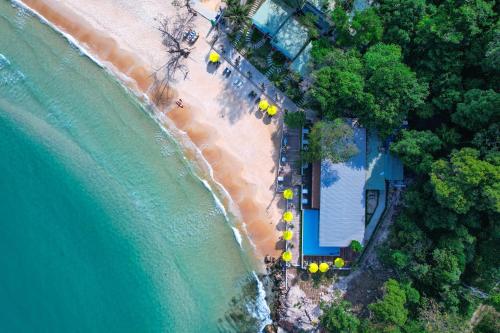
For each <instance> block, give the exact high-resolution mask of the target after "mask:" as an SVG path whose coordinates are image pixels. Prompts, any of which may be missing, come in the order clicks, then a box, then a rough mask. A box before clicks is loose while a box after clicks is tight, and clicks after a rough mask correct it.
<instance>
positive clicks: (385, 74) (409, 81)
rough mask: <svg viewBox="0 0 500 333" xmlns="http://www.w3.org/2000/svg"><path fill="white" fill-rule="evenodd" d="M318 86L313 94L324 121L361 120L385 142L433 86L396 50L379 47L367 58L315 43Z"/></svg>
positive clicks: (314, 78) (383, 46)
mask: <svg viewBox="0 0 500 333" xmlns="http://www.w3.org/2000/svg"><path fill="white" fill-rule="evenodd" d="M312 54H313V58H314V59H315V63H316V68H317V70H315V71H314V72H313V75H312V77H313V80H314V85H313V87H312V88H311V90H310V91H309V95H310V97H311V99H312V100H313V102H314V104H315V106H316V107H317V108H318V110H319V111H320V112H321V113H322V115H324V116H329V117H357V118H360V120H361V122H362V123H363V124H364V125H366V126H368V127H375V128H377V129H378V131H379V133H380V135H381V136H383V137H387V136H389V135H390V134H392V133H393V132H394V131H395V130H396V129H397V128H399V127H400V126H401V123H402V121H403V120H404V119H405V118H406V117H407V115H408V113H409V112H410V111H412V110H414V109H417V108H419V107H420V106H421V104H422V103H423V100H424V98H425V96H426V94H427V86H426V85H425V84H421V83H419V82H418V81H417V79H416V76H415V73H413V72H412V71H411V70H410V69H409V68H408V67H407V66H406V65H404V64H403V63H402V56H401V49H400V48H399V47H398V46H396V45H385V44H377V45H374V46H372V47H370V48H369V49H368V50H367V52H366V53H365V55H364V56H363V57H362V58H361V57H360V55H359V53H357V52H356V51H352V50H351V51H343V50H340V49H335V48H331V47H330V48H328V47H326V46H325V40H322V41H321V42H318V43H317V44H314V47H313V52H312Z"/></svg>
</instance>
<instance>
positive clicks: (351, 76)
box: [309, 0, 500, 333]
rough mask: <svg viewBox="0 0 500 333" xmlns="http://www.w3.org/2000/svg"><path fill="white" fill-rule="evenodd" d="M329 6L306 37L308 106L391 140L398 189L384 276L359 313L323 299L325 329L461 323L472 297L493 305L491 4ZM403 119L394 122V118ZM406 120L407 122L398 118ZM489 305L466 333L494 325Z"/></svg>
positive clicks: (410, 0) (497, 183) (497, 271)
mask: <svg viewBox="0 0 500 333" xmlns="http://www.w3.org/2000/svg"><path fill="white" fill-rule="evenodd" d="M340 4H341V5H340V6H337V7H336V8H335V10H334V11H333V13H332V14H331V20H332V22H333V23H334V26H335V28H334V30H333V32H332V34H331V35H329V36H323V37H319V38H318V39H317V40H316V41H314V47H313V51H312V57H313V63H314V68H313V72H312V78H313V84H312V88H311V89H310V91H309V99H310V101H311V103H312V106H313V107H314V108H315V109H317V110H318V111H319V113H320V117H321V118H322V119H323V120H334V119H336V118H338V117H355V118H358V119H359V121H360V122H361V123H362V124H363V125H364V126H366V127H367V128H372V129H373V128H374V129H377V131H378V132H379V134H380V135H381V136H382V137H383V138H384V139H388V140H391V141H392V143H391V145H390V149H391V151H392V152H393V153H394V154H397V155H398V156H399V157H400V158H401V160H402V161H403V163H404V165H405V170H406V175H407V178H408V183H409V185H408V188H407V189H406V191H405V194H404V204H403V207H402V210H401V213H400V214H399V216H398V217H397V220H396V221H395V223H394V226H393V230H392V232H391V235H390V237H389V241H388V244H386V245H385V246H384V247H383V248H382V249H380V257H381V258H382V260H383V262H384V263H385V264H386V265H387V266H388V267H390V268H391V269H392V271H393V273H394V274H393V276H394V279H390V280H388V281H387V282H386V283H385V285H384V286H383V290H384V296H383V297H382V298H381V299H379V300H378V301H377V302H375V303H373V304H371V305H369V307H368V308H369V310H370V311H369V312H370V316H369V318H358V317H356V316H355V315H354V314H353V313H352V312H351V310H350V305H349V303H347V302H341V303H336V304H332V305H325V308H324V311H325V314H324V315H323V317H322V325H323V327H325V328H326V329H328V330H329V331H331V332H407V333H410V332H412V333H414V332H415V333H416V332H422V333H424V332H467V331H470V328H469V326H468V324H467V323H468V322H469V320H470V317H471V315H472V313H473V312H474V311H475V310H476V308H477V306H478V305H479V304H489V305H491V306H492V308H491V309H493V308H496V310H497V311H498V310H500V309H499V306H500V294H499V292H498V290H499V289H498V288H499V286H498V282H499V280H500V239H499V236H500V226H499V222H500V152H499V138H500V122H499V121H500V93H499V91H500V90H499V89H500V75H499V74H500V24H499V21H498V13H499V9H500V8H499V7H500V4H499V3H497V2H495V1H488V0H461V1H459V0H444V1H438V0H436V1H430V0H378V1H375V2H374V3H373V5H372V7H370V8H369V9H367V10H364V11H361V12H356V13H354V14H353V16H351V14H350V12H351V6H352V1H340ZM403 124H405V125H403ZM406 124H407V125H406ZM499 321H500V320H499V317H498V312H495V311H494V310H491V311H490V312H489V313H487V314H486V315H485V316H484V318H483V320H482V321H481V322H480V324H479V325H476V326H475V327H474V331H475V332H499V331H500V327H499V323H498V322H499Z"/></svg>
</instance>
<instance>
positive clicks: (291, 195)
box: [283, 188, 293, 200]
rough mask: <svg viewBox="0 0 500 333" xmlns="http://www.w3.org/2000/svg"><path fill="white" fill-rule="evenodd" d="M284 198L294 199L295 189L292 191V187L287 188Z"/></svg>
mask: <svg viewBox="0 0 500 333" xmlns="http://www.w3.org/2000/svg"><path fill="white" fill-rule="evenodd" d="M283 198H285V199H286V200H292V199H293V191H292V189H291V188H287V189H286V190H285V191H284V192H283Z"/></svg>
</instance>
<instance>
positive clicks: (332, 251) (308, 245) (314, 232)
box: [302, 209, 340, 256]
mask: <svg viewBox="0 0 500 333" xmlns="http://www.w3.org/2000/svg"><path fill="white" fill-rule="evenodd" d="M302 245H303V246H302V255H304V256H338V255H339V254H340V248H339V247H325V246H319V210H317V209H304V210H303V211H302Z"/></svg>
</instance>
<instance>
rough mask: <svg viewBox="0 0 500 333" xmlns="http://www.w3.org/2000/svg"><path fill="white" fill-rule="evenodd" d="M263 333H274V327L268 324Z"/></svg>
mask: <svg viewBox="0 0 500 333" xmlns="http://www.w3.org/2000/svg"><path fill="white" fill-rule="evenodd" d="M263 332H264V333H276V327H274V326H273V325H272V324H268V325H266V327H264V331H263Z"/></svg>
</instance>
